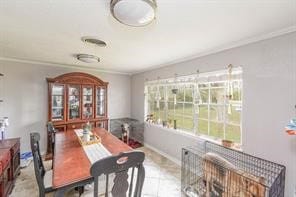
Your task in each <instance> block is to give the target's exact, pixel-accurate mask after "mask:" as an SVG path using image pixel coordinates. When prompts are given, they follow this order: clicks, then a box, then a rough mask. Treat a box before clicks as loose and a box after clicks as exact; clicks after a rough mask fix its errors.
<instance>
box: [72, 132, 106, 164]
mask: <svg viewBox="0 0 296 197" xmlns="http://www.w3.org/2000/svg"><path fill="white" fill-rule="evenodd" d="M74 131H75V133H76V135H77V136H78V137H80V136H83V130H82V129H75V130H74ZM91 134H92V133H91ZM82 147H83V150H84V152H85V154H86V155H87V157H88V159H89V161H90V163H91V164H93V163H95V162H96V161H98V160H100V159H103V158H105V157H108V156H111V155H112V154H111V153H110V152H109V151H108V150H107V149H106V148H105V146H103V144H101V143H97V144H90V145H86V146H82Z"/></svg>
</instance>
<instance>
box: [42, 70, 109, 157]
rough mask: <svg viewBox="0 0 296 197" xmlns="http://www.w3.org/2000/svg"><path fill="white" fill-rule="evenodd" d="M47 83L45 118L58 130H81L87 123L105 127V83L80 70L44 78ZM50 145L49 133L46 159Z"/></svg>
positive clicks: (106, 85) (106, 122)
mask: <svg viewBox="0 0 296 197" xmlns="http://www.w3.org/2000/svg"><path fill="white" fill-rule="evenodd" d="M47 82H48V121H49V122H52V124H53V126H54V128H55V130H56V131H57V132H59V131H66V130H68V129H82V128H83V125H85V124H86V123H87V122H89V123H90V125H91V126H92V127H101V128H105V129H106V130H108V121H109V119H108V116H107V114H108V111H107V104H108V102H107V91H108V82H104V81H102V80H101V79H99V78H97V77H96V76H93V75H90V74H87V73H81V72H73V73H67V74H63V75H60V76H58V77H55V78H47ZM50 145H51V137H50V136H48V145H47V158H50V155H51V153H52V149H51V148H50V147H51V146H50Z"/></svg>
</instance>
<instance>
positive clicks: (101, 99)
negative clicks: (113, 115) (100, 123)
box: [96, 87, 106, 117]
mask: <svg viewBox="0 0 296 197" xmlns="http://www.w3.org/2000/svg"><path fill="white" fill-rule="evenodd" d="M96 94H97V95H96V102H97V103H96V117H99V116H105V115H106V109H105V104H106V103H105V102H106V101H105V99H106V89H105V88H104V87H97V91H96Z"/></svg>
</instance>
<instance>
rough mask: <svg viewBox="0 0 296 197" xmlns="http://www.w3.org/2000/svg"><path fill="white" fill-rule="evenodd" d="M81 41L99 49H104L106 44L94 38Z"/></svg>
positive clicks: (83, 38) (84, 38)
mask: <svg viewBox="0 0 296 197" xmlns="http://www.w3.org/2000/svg"><path fill="white" fill-rule="evenodd" d="M81 40H82V41H83V42H85V43H89V44H94V45H97V46H100V47H105V46H106V45H107V44H106V42H104V41H102V40H99V39H97V38H94V37H82V38H81Z"/></svg>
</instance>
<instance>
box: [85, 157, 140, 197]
mask: <svg viewBox="0 0 296 197" xmlns="http://www.w3.org/2000/svg"><path fill="white" fill-rule="evenodd" d="M144 159H145V154H144V153H143V152H141V151H131V152H125V153H120V154H119V155H117V156H110V157H106V158H103V159H101V160H98V161H97V162H95V163H93V164H92V166H91V168H90V174H91V175H92V177H94V197H97V196H98V193H99V191H98V188H99V176H101V175H103V174H104V175H105V176H106V179H105V180H106V183H105V185H106V186H105V197H108V193H109V189H108V187H109V175H111V174H115V177H114V180H113V187H112V189H111V194H112V196H113V197H126V196H127V195H128V197H131V196H133V197H140V196H141V192H142V188H143V183H144V179H145V169H144V166H143V162H144ZM135 169H137V175H136V176H135ZM129 170H131V176H130V180H128V179H129V173H128V172H129ZM134 179H136V185H135V187H134ZM127 192H128V194H127Z"/></svg>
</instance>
